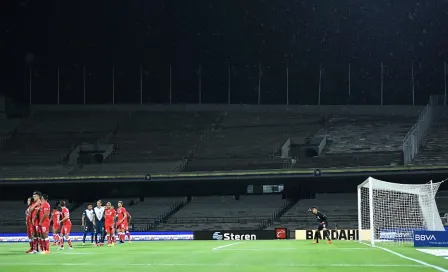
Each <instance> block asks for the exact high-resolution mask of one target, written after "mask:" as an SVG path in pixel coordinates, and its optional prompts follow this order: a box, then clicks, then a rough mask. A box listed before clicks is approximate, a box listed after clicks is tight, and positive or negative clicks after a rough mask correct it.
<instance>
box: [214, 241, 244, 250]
mask: <svg viewBox="0 0 448 272" xmlns="http://www.w3.org/2000/svg"><path fill="white" fill-rule="evenodd" d="M242 243H244V242H238V243H232V244H228V245H223V246H219V247H215V248H212V250H218V249H221V248H226V247H229V246H235V245H239V244H242Z"/></svg>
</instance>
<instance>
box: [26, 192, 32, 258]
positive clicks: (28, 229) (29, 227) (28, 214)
mask: <svg viewBox="0 0 448 272" xmlns="http://www.w3.org/2000/svg"><path fill="white" fill-rule="evenodd" d="M33 203H34V200H33V198H32V197H30V198H28V201H27V204H28V208H27V209H26V212H25V215H26V219H25V220H26V233H27V234H28V238H29V239H30V249H29V250H27V251H26V252H25V253H31V252H33V249H34V228H33V223H32V220H31V211H30V209H31V206H32V205H33Z"/></svg>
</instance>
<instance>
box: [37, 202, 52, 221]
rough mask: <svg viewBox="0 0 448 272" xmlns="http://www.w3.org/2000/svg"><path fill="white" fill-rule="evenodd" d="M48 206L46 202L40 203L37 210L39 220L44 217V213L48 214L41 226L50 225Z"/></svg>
mask: <svg viewBox="0 0 448 272" xmlns="http://www.w3.org/2000/svg"><path fill="white" fill-rule="evenodd" d="M50 208H51V207H50V204H49V203H48V202H45V203H42V204H41V205H40V209H39V220H40V219H42V218H43V217H44V214H45V213H48V216H47V217H46V218H45V219H44V221H43V222H42V224H44V225H50Z"/></svg>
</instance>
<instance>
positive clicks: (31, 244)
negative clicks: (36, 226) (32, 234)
mask: <svg viewBox="0 0 448 272" xmlns="http://www.w3.org/2000/svg"><path fill="white" fill-rule="evenodd" d="M33 244H34V243H33V240H31V241H30V249H31V250H33V248H34V245H33Z"/></svg>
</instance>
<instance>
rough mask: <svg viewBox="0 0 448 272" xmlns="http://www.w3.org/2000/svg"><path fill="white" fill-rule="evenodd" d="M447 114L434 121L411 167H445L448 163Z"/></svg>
mask: <svg viewBox="0 0 448 272" xmlns="http://www.w3.org/2000/svg"><path fill="white" fill-rule="evenodd" d="M447 135H448V114H445V115H442V116H440V118H438V119H435V120H434V123H433V124H432V125H431V127H430V129H429V131H428V134H427V135H426V137H425V139H424V140H423V144H422V146H421V147H420V149H419V151H418V153H417V156H416V157H415V158H414V160H413V161H412V162H411V163H410V164H411V165H446V164H447V161H448V141H447V140H446V139H447Z"/></svg>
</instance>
